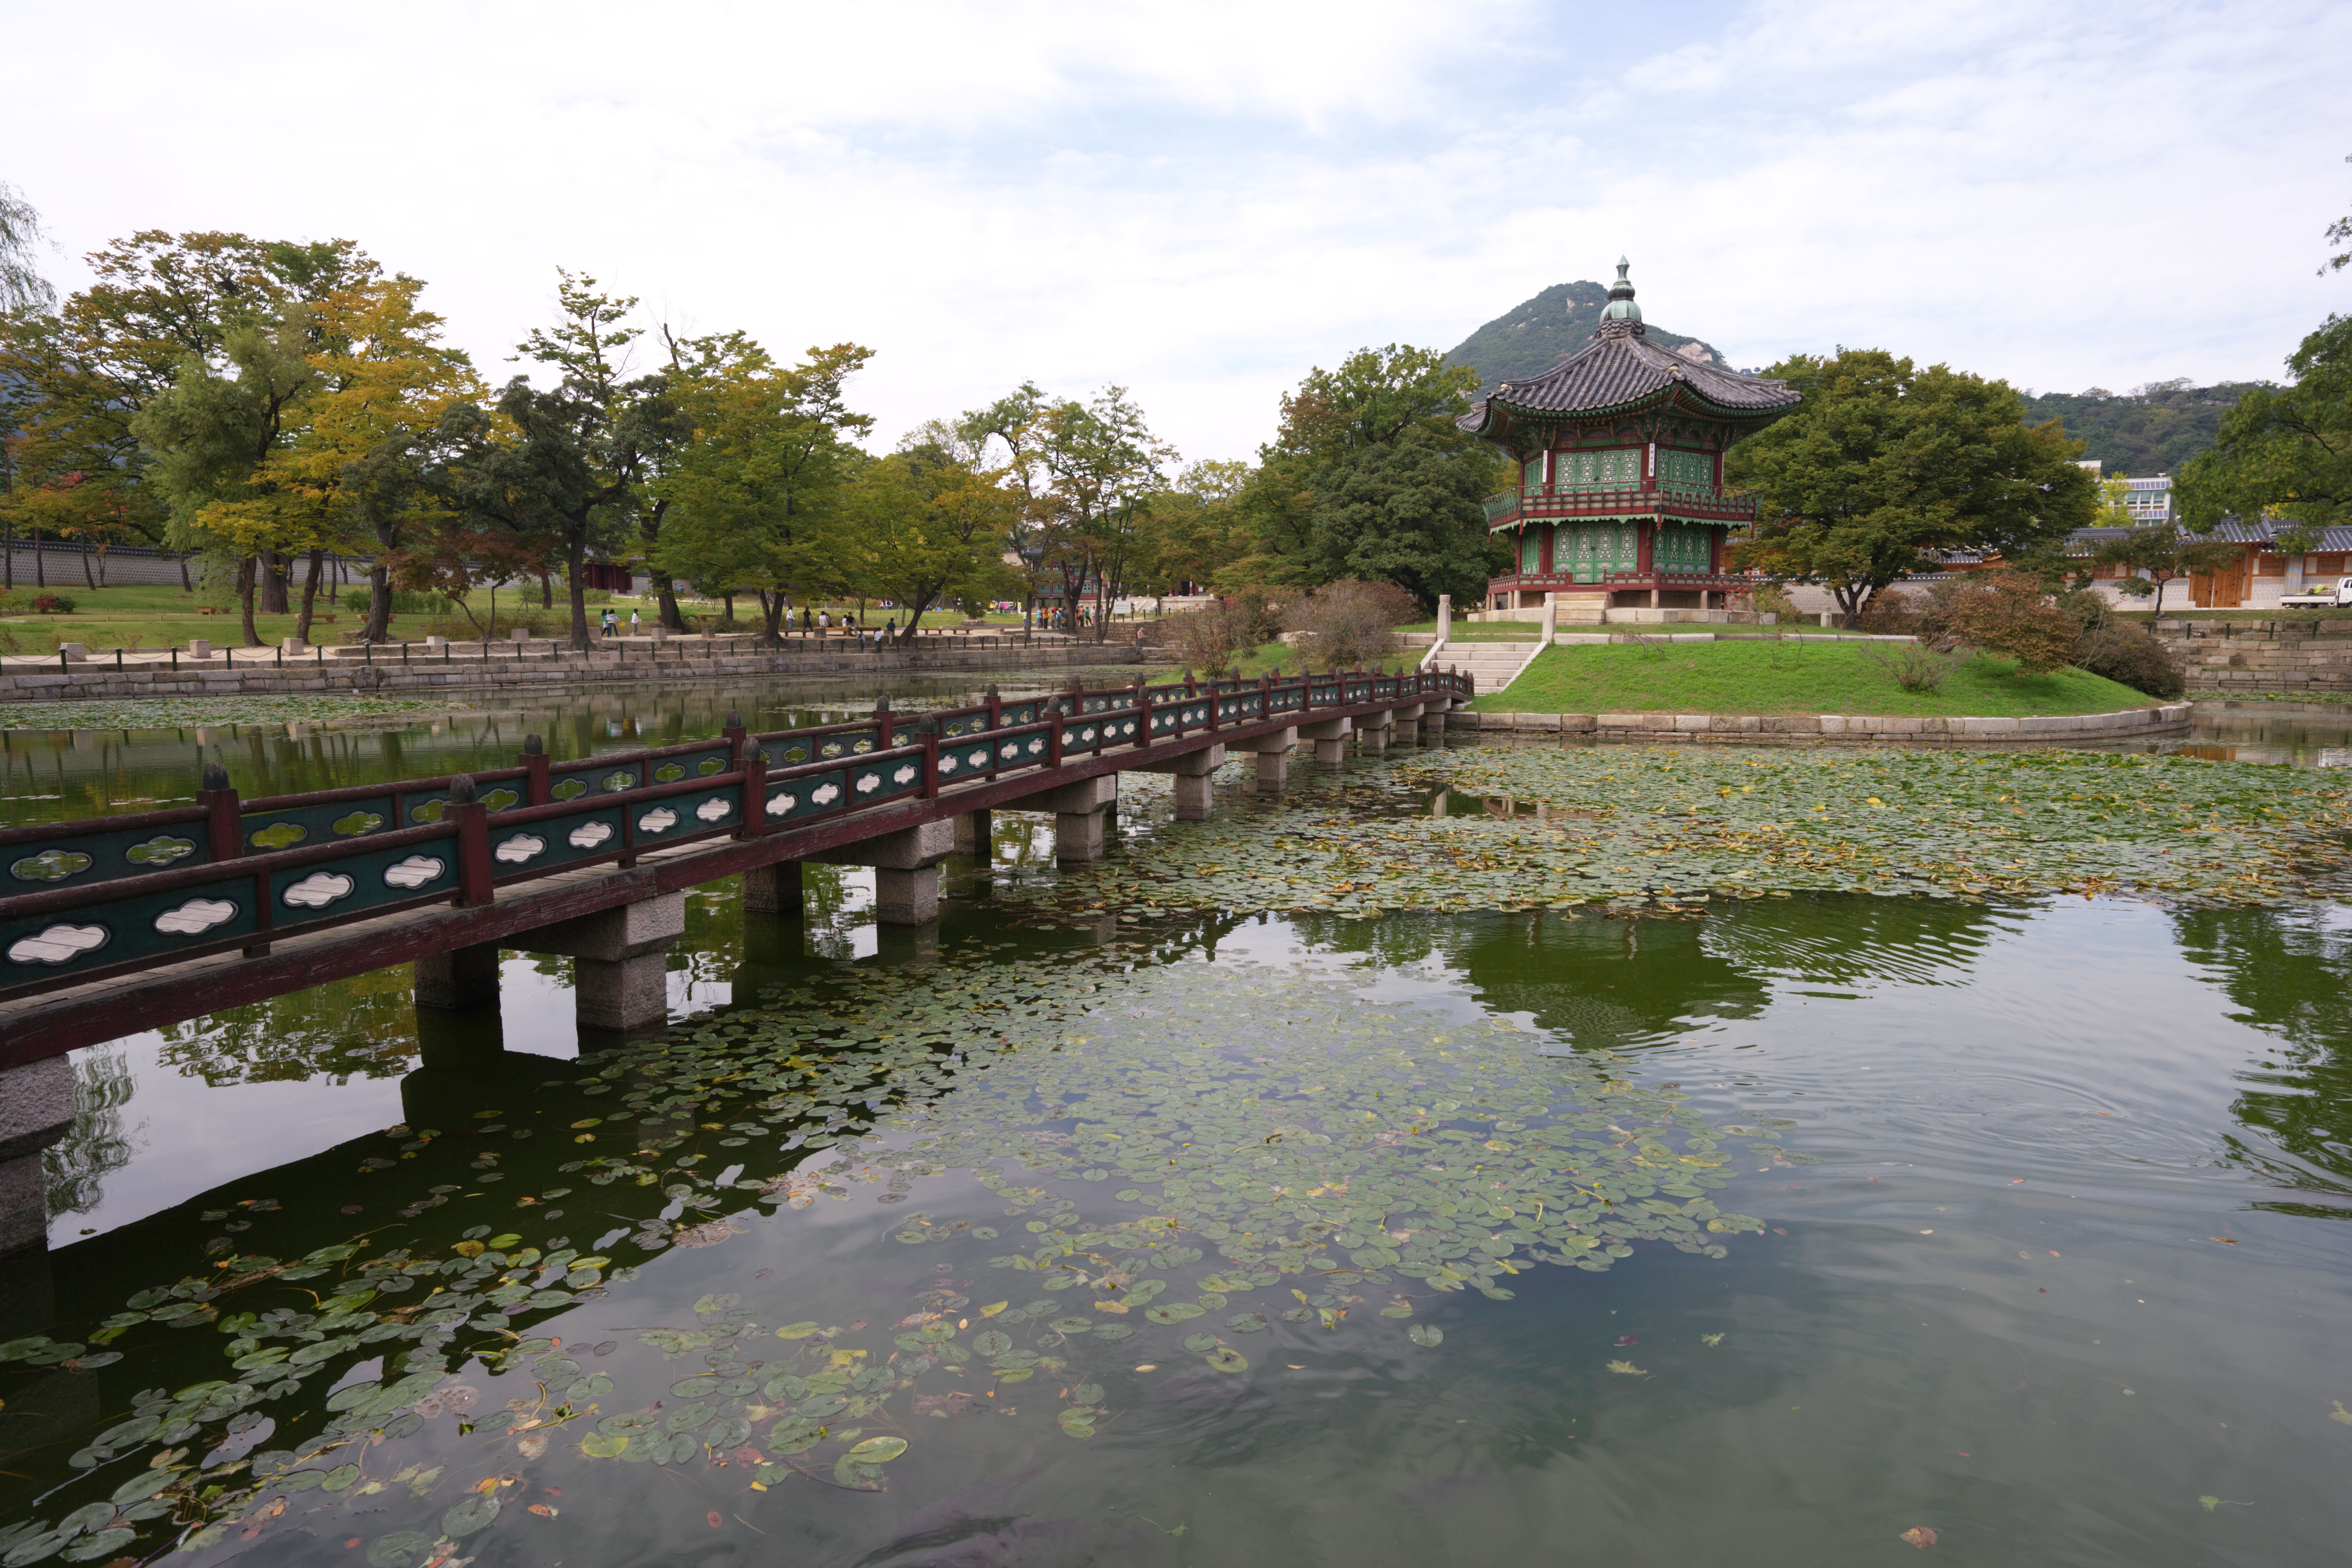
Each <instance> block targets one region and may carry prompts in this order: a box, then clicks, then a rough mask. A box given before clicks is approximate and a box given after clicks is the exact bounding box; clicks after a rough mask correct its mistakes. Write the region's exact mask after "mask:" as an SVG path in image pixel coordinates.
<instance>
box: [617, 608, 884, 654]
mask: <svg viewBox="0 0 2352 1568" xmlns="http://www.w3.org/2000/svg"><path fill="white" fill-rule="evenodd" d="M641 624H642V623H641V622H640V619H639V617H638V614H637V612H636V611H635V610H634V609H633V610H631V611H630V612H629V635H630V636H631V637H635V636H636V635H637V630H638V627H639V626H640V625H641ZM792 624H793V621H792V612H791V611H789V610H787V611H786V612H785V613H784V629H785V630H787V631H790V630H791V629H792ZM599 625H600V627H601V629H602V630H603V632H604V636H606V637H618V636H620V635H621V616H620V612H618V611H617V610H615V609H614V608H613V607H612V606H611V605H605V606H604V614H603V615H602V616H601V617H599ZM836 626H838V627H839V628H840V629H841V631H842V633H843V635H844V636H846V637H858V636H861V635H869V634H870V636H871V637H872V638H873V641H874V646H875V647H877V648H878V647H881V646H882V645H883V643H885V642H887V641H895V640H897V638H898V616H891V617H890V618H889V620H888V621H887V622H886V623H885V624H884V625H883V626H882V627H881V628H880V629H879V630H870V628H861V627H860V626H858V624H857V615H856V612H855V611H852V610H844V611H842V612H841V615H840V617H839V618H838V619H835V616H834V614H833V612H832V611H830V610H821V609H818V608H816V607H814V605H803V607H802V609H801V630H803V631H804V632H814V633H816V634H817V636H819V637H825V636H828V635H830V634H831V633H832V631H833V630H834V628H835V627H836Z"/></svg>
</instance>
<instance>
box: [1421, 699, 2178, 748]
mask: <svg viewBox="0 0 2352 1568" xmlns="http://www.w3.org/2000/svg"><path fill="white" fill-rule="evenodd" d="M2188 727H2189V704H2188V703H2186V702H2168V703H2165V704H2163V705H2162V706H2160V707H2155V708H2128V709H2126V710H2123V711H2121V712H2118V713H2071V714H2053V715H2050V716H2047V717H2042V718H2034V719H1990V718H1987V719H1978V718H1956V719H1895V718H1886V719H1881V718H1865V717H1857V716H1851V715H1846V714H1840V713H1795V714H1759V713H1472V712H1466V711H1463V712H1454V713H1448V714H1447V715H1446V716H1445V728H1446V729H1447V730H1448V731H1457V730H1475V731H1479V732H1480V733H1482V734H1497V733H1508V734H1511V735H1525V736H1526V737H1527V738H1528V739H1530V740H1532V739H1535V738H1537V737H1538V736H1568V735H1577V736H1582V737H1586V738H1590V739H1592V740H1598V741H1698V742H1706V741H1718V742H1723V741H1727V742H1743V743H1748V744H1765V745H1771V744H1806V743H1819V742H1825V741H1837V742H1851V741H1893V742H1902V743H1905V744H1909V745H1930V746H1937V745H1983V744H1991V745H2015V744H2020V743H2027V744H2031V743H2037V742H2069V741H2120V740H2127V739H2131V738H2133V737H2136V736H2141V735H2158V734H2164V733H2167V732H2169V731H2179V730H2185V729H2187V728H2188Z"/></svg>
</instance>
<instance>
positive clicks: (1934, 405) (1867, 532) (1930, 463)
mask: <svg viewBox="0 0 2352 1568" xmlns="http://www.w3.org/2000/svg"><path fill="white" fill-rule="evenodd" d="M1764 374H1766V375H1767V376H1769V377H1773V378H1776V379H1779V380H1782V381H1786V382H1787V383H1788V384H1789V385H1790V387H1791V388H1793V389H1794V390H1796V391H1797V392H1799V393H1801V394H1802V395H1803V396H1804V401H1803V402H1802V403H1801V405H1798V407H1797V408H1796V409H1795V410H1794V411H1793V412H1791V413H1790V414H1789V415H1787V416H1785V417H1783V418H1782V419H1780V421H1779V422H1778V423H1776V424H1774V425H1772V426H1770V427H1769V428H1767V429H1765V430H1763V431H1761V432H1759V434H1757V435H1754V436H1751V437H1748V439H1746V440H1744V441H1742V442H1741V443H1740V444H1739V445H1738V446H1737V447H1733V448H1732V449H1731V454H1730V461H1729V465H1728V468H1729V475H1728V477H1729V478H1730V479H1731V481H1732V482H1733V483H1735V484H1741V485H1746V486H1748V487H1751V488H1753V489H1756V490H1758V491H1759V492H1760V505H1759V515H1758V518H1757V522H1756V527H1755V531H1754V532H1753V534H1752V536H1751V537H1750V538H1748V539H1747V540H1745V541H1742V542H1741V543H1740V544H1739V546H1738V564H1739V565H1741V566H1743V567H1746V568H1748V569H1751V570H1757V571H1761V572H1762V573H1764V574H1766V575H1767V576H1769V577H1770V578H1772V579H1773V580H1774V581H1776V582H1783V583H1814V584H1821V585H1822V586H1824V587H1827V588H1828V589H1829V590H1830V591H1831V592H1832V594H1833V595H1835V596H1836V599H1837V602H1838V605H1839V607H1840V608H1841V609H1843V611H1845V613H1846V614H1848V615H1849V616H1852V615H1858V614H1860V613H1861V611H1862V608H1863V606H1864V605H1866V604H1868V603H1869V601H1870V597H1871V595H1874V594H1875V593H1877V592H1878V591H1879V590H1881V589H1883V588H1885V586H1886V585H1887V584H1891V583H1895V582H1896V581H1899V580H1900V579H1901V578H1903V577H1905V576H1906V575H1908V574H1912V573H1916V572H1920V571H1925V570H1927V569H1929V568H1931V567H1932V566H1933V565H1934V564H1935V558H1936V552H1940V551H1958V550H1967V551H1977V552H1985V553H1998V554H2001V555H2005V556H2008V557H2010V558H2011V559H2012V560H2015V559H2021V558H2023V557H2026V556H2030V555H2032V554H2034V553H2036V552H2039V551H2042V550H2045V549H2047V548H2048V547H2049V546H2051V545H2053V544H2054V543H2055V542H2058V541H2060V540H2063V538H2064V537H2065V536H2066V535H2067V534H2068V533H2070V532H2072V531H2074V530H2075V529H2077V528H2081V527H2084V526H2086V525H2088V524H2089V523H2090V522H2091V521H2093V520H2094V519H2095V517H2096V516H2097V514H2098V508H2099V498H2098V493H2097V486H2096V484H2095V481H2094V480H2093V479H2092V478H2091V476H2090V474H2089V472H2088V471H2087V470H2085V469H2083V468H2077V467H2075V465H2074V458H2075V456H2076V453H2077V450H2078V444H2077V443H2075V442H2072V441H2069V440H2068V439H2067V438H2066V435H2065V432H2064V430H2063V428H2061V427H2060V426H2058V425H2057V424H2056V423H2055V422H2053V423H2051V424H2047V425H2041V426H2027V425H2026V424H2025V423H2024V422H2023V421H2022V419H2021V416H2020V410H2021V405H2020V402H2019V399H2018V395H2017V394H2016V393H2015V392H2014V391H2012V390H2011V388H2010V386H2009V385H2008V384H2007V383H2005V382H1999V381H1986V380H1985V379H1983V378H1982V377H1980V376H1975V375H1969V374H1966V373H1964V372H1960V371H1955V370H1952V369H1950V368H1949V367H1948V366H1945V365H1930V366H1928V367H1927V369H1925V370H1916V369H1915V368H1914V367H1913V365H1912V363H1911V361H1909V360H1907V359H1898V358H1896V357H1895V356H1894V355H1893V354H1890V353H1885V351H1883V350H1879V349H1842V350H1840V351H1839V352H1838V353H1835V354H1831V355H1826V356H1815V355H1811V354H1799V355H1796V356H1794V357H1792V358H1790V359H1788V360H1786V361H1783V362H1782V363H1780V364H1778V365H1775V366H1773V367H1772V368H1771V369H1770V370H1769V371H1767V372H1765V373H1764Z"/></svg>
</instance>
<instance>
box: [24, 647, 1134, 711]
mask: <svg viewBox="0 0 2352 1568" xmlns="http://www.w3.org/2000/svg"><path fill="white" fill-rule="evenodd" d="M699 642H700V639H698V638H689V637H673V638H670V639H668V640H667V642H666V643H665V644H663V645H662V648H661V651H660V653H659V654H658V656H657V657H648V656H647V655H646V653H643V652H636V651H632V652H631V653H628V654H625V655H621V656H618V657H616V656H615V655H614V654H612V653H609V652H607V651H605V650H604V648H601V647H599V648H595V649H592V650H591V651H590V652H588V653H586V654H582V653H578V652H574V651H572V650H571V649H567V648H554V647H550V646H549V645H547V644H545V643H540V644H536V645H533V646H531V647H530V648H529V649H528V651H527V652H525V653H523V654H521V655H520V656H518V655H517V654H515V653H513V652H511V651H509V649H511V648H512V647H514V646H515V645H513V644H502V643H493V644H491V645H490V649H491V651H490V656H489V657H488V658H485V657H483V653H482V649H481V647H480V645H479V644H472V645H467V644H452V645H449V646H448V647H432V648H430V649H427V648H425V647H422V646H421V645H418V646H412V647H411V648H410V650H409V653H410V657H409V660H408V662H407V663H405V664H404V663H401V662H399V658H398V654H397V651H396V650H395V651H394V652H393V653H392V654H391V655H390V657H384V656H383V654H382V653H381V652H380V653H379V657H378V658H377V659H376V660H375V661H373V662H363V661H362V660H361V659H358V658H352V657H350V654H349V650H347V649H337V650H335V653H336V655H338V656H340V657H327V658H320V657H317V655H318V652H319V650H317V649H311V650H309V651H307V652H305V653H303V654H300V655H294V654H289V655H286V656H285V661H284V663H282V664H279V663H276V662H274V661H273V662H261V661H259V660H253V661H247V660H246V659H239V660H237V661H236V662H235V663H234V664H232V663H230V662H228V661H227V660H226V658H223V657H222V656H221V655H218V654H215V655H213V656H212V657H210V658H202V659H198V658H189V657H187V656H186V655H185V654H183V655H182V656H181V657H180V660H179V664H178V668H173V667H172V666H171V665H170V664H169V663H167V662H164V661H163V660H160V659H156V658H153V656H152V655H150V656H148V658H147V659H146V660H145V661H144V662H132V661H131V660H126V661H125V662H124V664H123V666H122V667H121V668H116V667H115V665H114V663H113V661H112V660H111V658H108V657H107V656H104V655H94V656H92V657H91V658H89V659H88V660H87V661H85V662H76V663H68V665H67V666H66V667H65V668H58V666H57V665H54V664H48V665H43V666H33V665H30V664H28V663H26V662H25V661H20V660H12V661H11V662H10V663H9V665H8V666H7V667H6V668H4V669H0V703H6V702H68V701H76V700H100V699H105V700H123V699H145V698H152V697H251V696H277V695H282V694H289V693H301V694H319V693H326V694H335V695H348V694H350V693H352V692H358V693H360V694H362V696H375V697H420V696H436V695H443V694H449V693H456V692H461V691H489V692H520V691H533V692H536V691H550V690H553V689H558V688H562V687H579V686H585V685H592V684H593V685H596V686H609V685H611V684H613V683H614V682H615V681H625V682H631V683H637V682H649V681H665V682H667V681H677V680H719V679H727V680H741V679H749V678H751V677H756V676H830V677H835V678H838V677H842V676H869V675H926V674H974V675H979V674H987V673H992V672H994V671H999V670H1032V671H1034V670H1056V669H1078V668H1089V669H1099V668H1103V667H1104V666H1106V665H1118V664H1134V663H1136V662H1138V659H1137V655H1136V649H1135V646H1134V645H1133V644H1132V643H1126V644H1121V643H1116V642H1114V643H1108V644H1100V645H1097V644H1093V643H1056V644H1038V645H1034V646H1032V647H1022V646H1020V645H1019V644H1018V643H1012V642H1009V641H1008V642H1007V644H1006V645H1004V646H999V647H947V648H931V647H924V648H919V649H917V650H915V651H912V652H902V651H900V650H898V649H895V648H893V649H886V650H884V651H881V652H878V653H877V652H876V651H875V650H874V648H873V647H872V645H871V644H868V643H865V642H860V641H854V640H852V639H849V638H843V639H840V640H839V641H836V642H833V643H820V644H815V645H813V646H812V645H803V647H799V648H792V649H786V650H785V651H782V652H773V653H761V652H759V651H757V650H756V649H754V648H751V647H744V646H740V645H739V646H735V647H729V646H727V645H725V644H717V645H715V646H710V647H701V646H697V645H698V644H699Z"/></svg>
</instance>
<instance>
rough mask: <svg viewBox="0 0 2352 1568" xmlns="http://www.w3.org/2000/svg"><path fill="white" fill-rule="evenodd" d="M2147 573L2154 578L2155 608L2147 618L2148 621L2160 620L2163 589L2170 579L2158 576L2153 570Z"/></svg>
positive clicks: (2162, 609) (2162, 613)
mask: <svg viewBox="0 0 2352 1568" xmlns="http://www.w3.org/2000/svg"><path fill="white" fill-rule="evenodd" d="M2148 575H2149V576H2151V577H2155V578H2156V610H2155V612H2154V613H2153V614H2152V615H2150V616H2148V617H2147V618H2148V619H2149V620H2150V621H2160V620H2162V619H2163V618H2164V590H2165V588H2166V586H2167V585H2168V584H2169V583H2170V581H2171V579H2170V578H2168V577H2158V576H2157V574H2155V573H2153V572H2151V573H2149V574H2148ZM2149 629H2150V630H2151V631H2153V630H2154V629H2155V628H2154V627H2153V626H2151V627H2149Z"/></svg>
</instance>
